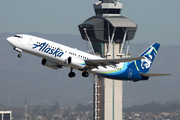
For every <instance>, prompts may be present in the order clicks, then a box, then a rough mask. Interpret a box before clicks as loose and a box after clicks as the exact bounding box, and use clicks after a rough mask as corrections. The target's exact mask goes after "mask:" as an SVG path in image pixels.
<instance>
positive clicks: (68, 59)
mask: <svg viewBox="0 0 180 120" xmlns="http://www.w3.org/2000/svg"><path fill="white" fill-rule="evenodd" d="M7 42H8V43H9V44H10V45H11V46H12V47H13V48H14V50H15V51H17V52H19V53H20V54H18V57H19V58H21V57H22V54H21V53H22V52H26V53H29V54H32V55H35V56H38V57H41V58H42V61H41V63H42V65H44V66H46V67H49V68H52V69H55V70H57V69H60V68H62V67H68V68H70V73H69V74H68V76H69V77H70V78H73V77H75V72H73V69H77V70H80V71H82V76H83V77H88V76H89V73H91V74H94V75H99V76H102V77H105V78H110V79H114V80H123V81H134V82H137V81H142V80H148V79H149V77H154V76H165V75H172V74H157V73H148V71H149V69H150V67H151V65H152V63H153V60H154V58H155V56H156V54H157V52H158V49H159V47H160V44H159V43H154V44H152V45H151V46H150V47H148V48H147V49H146V50H145V51H144V52H143V53H142V54H140V55H139V56H138V57H136V58H122V59H105V58H101V57H98V56H96V55H92V54H89V53H86V52H83V51H80V50H77V49H74V48H70V47H68V46H65V45H62V44H59V43H55V42H53V41H49V40H46V39H43V38H39V37H35V36H32V35H27V34H16V35H14V36H11V37H8V38H7Z"/></svg>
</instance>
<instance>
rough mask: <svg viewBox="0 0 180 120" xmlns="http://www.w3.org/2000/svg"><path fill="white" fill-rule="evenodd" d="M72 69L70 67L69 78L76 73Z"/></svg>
mask: <svg viewBox="0 0 180 120" xmlns="http://www.w3.org/2000/svg"><path fill="white" fill-rule="evenodd" d="M72 70H73V69H72V68H71V72H70V73H69V74H68V76H69V77H70V78H72V77H74V76H75V75H76V74H75V73H74V72H73V71H72Z"/></svg>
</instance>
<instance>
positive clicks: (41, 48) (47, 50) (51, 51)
mask: <svg viewBox="0 0 180 120" xmlns="http://www.w3.org/2000/svg"><path fill="white" fill-rule="evenodd" d="M33 45H34V47H32V49H35V48H38V47H39V51H41V52H45V53H48V54H51V55H54V56H55V57H61V56H62V55H63V54H64V52H60V51H59V50H60V48H57V49H52V48H50V47H48V45H49V44H46V43H42V44H39V45H38V44H33Z"/></svg>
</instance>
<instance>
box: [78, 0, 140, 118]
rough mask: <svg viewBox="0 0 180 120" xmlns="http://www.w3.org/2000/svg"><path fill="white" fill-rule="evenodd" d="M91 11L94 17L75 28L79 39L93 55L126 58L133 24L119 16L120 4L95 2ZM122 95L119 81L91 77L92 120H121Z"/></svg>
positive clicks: (131, 37)
mask: <svg viewBox="0 0 180 120" xmlns="http://www.w3.org/2000/svg"><path fill="white" fill-rule="evenodd" d="M94 10H95V13H96V15H95V16H93V17H90V18H88V19H87V20H85V21H84V22H83V23H82V24H80V25H79V26H78V27H79V31H80V33H81V37H82V38H83V39H84V40H87V41H89V42H90V43H91V44H92V48H93V51H94V53H95V54H96V55H99V56H101V57H104V58H106V59H115V58H123V57H129V56H130V54H129V52H128V51H129V41H130V40H132V39H133V38H134V36H135V33H136V30H137V25H136V24H135V23H134V22H132V21H131V20H130V19H128V18H126V17H124V16H121V14H120V13H121V10H122V4H121V3H119V2H117V0H99V2H97V3H96V4H94ZM122 92H123V91H122V81H120V80H112V79H107V78H101V77H99V76H95V82H94V119H95V120H122Z"/></svg>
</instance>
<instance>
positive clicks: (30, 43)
mask: <svg viewBox="0 0 180 120" xmlns="http://www.w3.org/2000/svg"><path fill="white" fill-rule="evenodd" d="M28 45H30V46H33V39H32V38H30V39H29V42H28Z"/></svg>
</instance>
